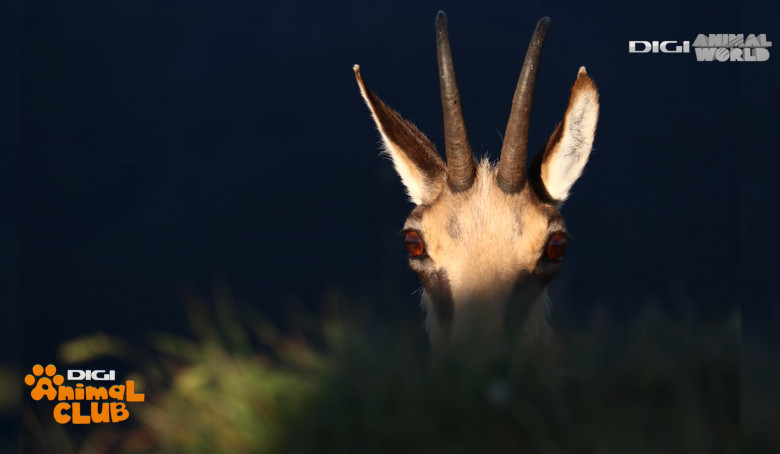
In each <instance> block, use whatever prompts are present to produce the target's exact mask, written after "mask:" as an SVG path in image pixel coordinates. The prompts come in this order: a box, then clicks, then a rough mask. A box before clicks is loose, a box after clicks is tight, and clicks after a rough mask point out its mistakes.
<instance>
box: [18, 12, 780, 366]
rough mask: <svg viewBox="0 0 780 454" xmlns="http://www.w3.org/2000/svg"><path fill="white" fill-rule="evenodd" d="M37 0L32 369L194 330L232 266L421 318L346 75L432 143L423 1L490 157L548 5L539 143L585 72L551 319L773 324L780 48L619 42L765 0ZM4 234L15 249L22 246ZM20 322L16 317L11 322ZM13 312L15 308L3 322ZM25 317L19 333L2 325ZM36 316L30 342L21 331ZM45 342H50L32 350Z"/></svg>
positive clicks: (756, 25)
mask: <svg viewBox="0 0 780 454" xmlns="http://www.w3.org/2000/svg"><path fill="white" fill-rule="evenodd" d="M652 5H653V6H652V7H651V6H649V4H648V5H647V6H641V7H630V6H628V5H622V6H611V5H607V4H603V5H600V6H594V5H587V6H585V5H583V4H582V3H579V4H574V5H571V4H569V5H563V4H558V5H555V6H552V5H547V4H545V5H544V6H542V2H489V1H485V2H438V3H433V2H418V1H415V2H385V3H384V4H383V5H369V4H366V3H364V2H353V3H351V4H347V3H340V4H331V3H328V2H316V3H311V4H303V3H299V2H285V3H282V2H276V3H267V2H256V1H234V2H216V1H187V2H177V1H159V0H146V1H132V2H105V1H102V2H97V1H92V2H79V3H77V4H73V3H71V2H64V3H63V2H38V3H35V4H31V5H29V6H27V7H26V8H27V11H25V13H24V21H23V23H22V45H23V47H22V55H21V61H22V68H23V72H22V77H21V85H22V89H21V91H20V93H21V95H20V96H19V98H20V99H19V102H20V104H21V131H22V134H21V144H22V151H23V153H22V160H21V167H20V168H21V177H22V185H21V188H22V193H21V215H22V224H21V230H22V232H23V243H21V244H22V246H21V271H22V273H21V279H22V280H21V282H22V288H21V292H22V304H23V306H22V313H23V323H24V325H23V326H24V331H25V336H24V342H25V344H26V346H27V347H26V350H25V358H24V360H25V361H24V363H25V364H27V363H30V364H31V363H32V362H37V361H49V360H55V357H54V355H55V351H56V350H55V349H56V346H57V345H58V344H60V343H61V342H63V341H66V340H68V339H71V338H73V337H76V336H78V335H80V334H83V333H89V332H93V331H106V332H109V333H113V334H119V335H123V336H130V337H131V338H135V339H139V338H141V337H143V335H144V334H145V333H148V332H150V331H152V330H174V331H178V330H182V329H184V327H186V321H185V320H184V313H185V312H184V309H183V300H184V299H185V298H183V297H182V294H183V291H190V290H192V289H194V290H195V291H199V292H204V293H208V292H209V291H210V290H209V289H210V288H211V285H212V283H213V282H215V280H222V281H224V282H227V283H228V284H229V285H230V287H231V288H232V289H233V292H234V294H235V295H236V297H237V298H238V299H240V300H241V301H246V302H251V303H252V304H253V305H255V306H256V307H258V308H260V309H261V310H263V311H264V312H267V313H269V314H271V315H274V314H279V313H280V312H281V309H283V306H284V304H287V303H286V302H289V301H293V300H295V301H300V302H301V303H302V304H303V305H305V306H308V307H312V308H317V307H319V305H320V302H321V300H322V298H323V295H324V294H327V293H329V292H333V291H338V292H340V293H342V294H344V295H346V296H347V297H348V298H351V299H354V300H364V301H372V302H373V303H372V304H377V305H385V306H387V305H389V304H392V305H395V306H396V307H397V310H399V311H407V312H408V313H409V316H410V317H420V320H422V316H421V315H420V314H419V312H418V310H417V297H416V296H413V295H412V294H411V293H412V292H413V291H414V290H415V289H416V288H417V287H418V286H419V284H418V283H417V281H416V279H415V278H414V276H413V275H412V274H411V273H410V272H408V271H407V270H406V263H405V262H406V259H405V252H404V250H403V247H402V244H401V241H400V238H398V237H397V236H395V234H396V232H397V231H398V229H399V228H400V227H401V225H402V222H403V219H404V218H405V216H406V214H407V212H408V211H409V210H410V209H411V205H410V204H409V203H408V202H406V200H405V197H404V195H403V192H404V191H403V188H402V186H401V184H400V182H399V180H398V178H397V176H396V175H395V173H394V171H393V170H392V167H391V165H390V163H389V162H387V161H385V160H383V159H380V158H378V157H377V155H378V135H377V133H376V131H375V129H374V126H373V123H372V121H371V120H370V118H369V114H368V111H367V109H366V107H365V106H364V104H363V102H362V100H361V98H360V95H359V93H358V90H357V86H356V84H355V81H354V77H353V74H352V65H353V64H354V63H359V64H360V65H361V68H362V71H363V76H364V78H365V80H366V82H367V83H368V84H369V86H370V87H371V88H372V89H373V90H374V91H375V92H376V93H377V94H378V95H379V96H380V97H382V98H383V99H384V100H385V101H386V102H387V103H388V104H389V105H391V106H392V107H394V108H395V109H397V110H399V111H400V112H401V113H402V114H403V115H404V116H406V117H407V118H409V119H411V120H412V121H414V122H415V123H416V124H417V125H418V127H420V129H421V130H422V131H424V132H425V133H426V134H428V135H429V137H430V138H431V139H432V141H433V142H434V143H436V144H439V145H440V146H441V144H442V143H443V141H442V129H441V112H440V101H439V98H438V96H439V91H438V90H439V89H438V85H437V84H438V80H437V72H436V71H437V70H436V61H435V47H434V16H435V14H436V11H437V10H438V9H445V10H446V11H447V13H448V16H449V20H450V33H451V41H452V46H453V51H454V60H455V68H456V72H457V75H458V83H459V86H460V90H461V95H462V98H463V105H464V110H465V117H466V122H467V125H468V128H469V135H470V138H471V141H472V145H473V147H474V149H475V151H477V152H478V153H479V154H485V153H487V154H489V155H490V156H493V157H494V158H497V152H498V150H500V145H501V138H500V134H501V133H503V130H504V128H505V125H506V118H507V115H508V112H509V107H510V102H511V96H512V92H513V90H514V86H515V84H516V80H517V76H518V74H519V71H520V67H521V64H522V58H523V54H524V52H525V48H526V46H527V43H528V39H529V37H530V35H531V33H532V31H533V27H534V25H535V23H536V21H537V20H538V19H539V18H540V17H542V16H544V15H549V16H550V17H551V18H552V27H551V30H550V34H549V35H548V39H547V43H546V47H545V50H544V56H543V59H542V65H541V70H540V72H539V81H538V83H537V87H536V90H537V91H536V97H535V104H534V111H533V115H532V123H531V149H532V150H536V149H538V148H539V147H541V146H542V145H543V144H544V142H545V141H546V139H547V137H548V136H549V134H550V133H551V132H552V130H553V128H554V126H555V124H556V122H558V121H559V120H560V119H561V116H562V114H563V111H564V109H565V106H566V103H567V100H568V94H569V90H570V87H571V85H572V83H573V81H574V79H575V77H576V74H577V69H578V68H579V66H581V65H585V66H587V68H588V72H589V74H590V75H591V77H592V78H593V79H594V80H595V82H596V84H597V85H598V87H599V90H600V93H601V117H600V119H599V127H598V132H597V137H596V142H595V150H594V152H593V154H592V156H591V159H590V162H589V164H588V166H587V167H586V170H585V173H584V175H583V177H582V178H581V179H580V181H579V182H578V183H577V184H576V186H575V187H574V191H573V195H572V197H571V198H570V200H569V201H568V202H567V203H566V205H565V206H564V207H563V209H562V212H563V214H564V216H565V218H566V220H567V223H568V227H569V230H570V231H571V232H572V233H573V234H574V236H575V241H573V242H572V243H571V245H570V248H569V251H568V255H567V259H566V260H567V263H566V266H565V268H564V271H563V273H562V275H561V276H560V277H559V278H558V279H557V280H556V281H554V283H553V284H552V288H551V294H552V296H553V299H554V301H555V304H556V309H555V314H554V316H555V317H559V316H560V317H568V318H570V319H572V318H577V317H582V318H586V317H587V314H588V313H589V311H590V310H591V309H592V308H594V307H595V306H597V305H607V306H609V307H612V308H613V309H614V310H615V311H617V312H619V313H623V314H630V313H632V311H634V310H636V309H637V308H639V307H641V306H642V305H645V304H647V303H649V302H653V301H656V302H662V303H663V304H666V305H669V306H675V305H682V304H689V305H690V304H692V305H693V306H694V307H696V308H697V310H699V311H700V312H702V313H704V314H716V315H717V314H719V313H723V312H724V311H727V310H729V309H731V308H733V307H734V306H739V305H741V304H742V305H745V304H748V303H750V304H752V305H753V306H751V309H750V310H748V309H745V308H744V307H743V309H744V310H745V313H746V314H747V312H751V311H753V312H751V313H752V314H756V315H755V318H756V319H761V320H766V319H768V318H767V317H766V314H767V312H766V311H764V312H759V309H761V308H764V309H766V308H771V306H770V303H774V302H775V301H776V297H775V296H773V295H772V294H767V293H766V292H764V291H763V290H758V289H759V288H761V289H763V287H761V286H762V285H763V284H766V283H767V282H769V281H771V280H773V279H774V277H775V276H776V274H774V271H772V269H771V268H768V267H767V265H769V264H771V263H774V260H773V257H774V256H773V253H772V252H773V251H774V250H775V249H776V248H775V247H774V246H773V245H772V244H771V241H772V240H771V238H772V236H773V235H772V231H773V229H775V227H774V220H775V217H774V215H773V214H769V213H768V212H767V210H772V209H773V207H774V206H776V205H774V201H773V198H774V197H775V192H776V191H775V190H774V189H773V182H772V178H774V173H775V172H774V169H775V167H774V165H775V164H776V163H777V158H776V153H777V151H778V147H777V139H776V135H777V132H776V128H777V118H778V117H777V106H778V105H779V104H778V102H780V96H778V88H777V86H778V83H777V82H778V71H777V64H778V61H780V53H779V52H780V51H778V50H776V49H777V47H773V48H771V49H770V52H771V55H772V56H771V58H770V60H769V61H768V62H764V63H717V62H716V63H698V62H696V59H695V57H694V55H693V54H682V55H663V54H659V55H652V54H643V55H630V54H629V53H628V41H629V40H679V41H682V40H689V41H693V40H694V39H695V37H696V34H698V33H745V34H747V33H767V34H768V38H769V40H770V41H773V42H776V43H777V45H780V34H777V33H775V31H776V30H777V28H776V24H777V23H778V22H777V19H778V16H777V14H776V11H775V10H774V9H771V8H772V7H770V6H769V3H766V4H758V3H756V4H754V5H745V4H743V5H742V6H740V5H737V4H728V3H725V2H724V3H723V4H720V5H714V4H713V3H706V4H702V5H688V4H686V3H682V2H675V3H653V4H652ZM13 247H14V246H12V247H11V248H10V249H11V250H13ZM6 320H8V319H6ZM5 323H6V324H8V325H9V326H10V325H11V323H10V322H8V321H6V322H5ZM16 329H18V326H16ZM32 333H35V334H36V335H35V336H33V335H31V334H32ZM46 358H48V359H46Z"/></svg>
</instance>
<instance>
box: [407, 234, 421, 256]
mask: <svg viewBox="0 0 780 454" xmlns="http://www.w3.org/2000/svg"><path fill="white" fill-rule="evenodd" d="M404 245H405V246H406V251H407V252H408V253H409V257H419V256H421V255H423V252H425V247H424V246H423V242H422V238H420V234H419V233H417V232H415V231H413V230H412V231H409V232H406V235H405V236H404Z"/></svg>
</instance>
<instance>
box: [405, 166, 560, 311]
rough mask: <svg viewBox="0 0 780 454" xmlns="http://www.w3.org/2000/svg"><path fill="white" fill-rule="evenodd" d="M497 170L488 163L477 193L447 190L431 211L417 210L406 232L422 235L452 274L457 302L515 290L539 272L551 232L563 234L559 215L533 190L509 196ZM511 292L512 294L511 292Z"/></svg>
mask: <svg viewBox="0 0 780 454" xmlns="http://www.w3.org/2000/svg"><path fill="white" fill-rule="evenodd" d="M496 171H497V168H496V166H494V165H492V164H491V163H490V162H489V161H487V160H486V159H485V160H483V161H482V162H481V163H480V164H479V166H478V168H477V177H476V180H475V182H474V185H473V186H472V188H470V189H469V190H467V191H463V192H459V193H452V192H451V191H449V190H448V189H447V188H446V187H445V188H443V189H442V191H441V192H440V193H439V194H438V197H436V199H435V200H434V201H433V202H432V203H430V204H429V205H421V206H419V207H417V208H416V209H415V210H414V211H413V212H412V214H411V215H410V216H409V218H408V219H407V222H406V226H405V227H406V228H408V229H417V230H419V231H420V232H421V233H422V236H423V239H424V241H425V245H426V250H427V253H428V255H429V256H430V257H431V259H432V260H433V262H434V264H435V265H436V268H437V269H442V268H443V269H446V271H447V273H448V275H449V276H450V277H451V281H452V283H453V292H454V293H455V294H454V295H453V296H455V298H456V299H461V298H469V297H473V296H474V295H476V294H485V290H488V289H486V288H484V287H487V286H489V287H490V289H491V290H490V291H489V292H488V293H494V296H498V295H495V292H496V291H499V290H502V289H503V290H506V291H508V290H509V287H511V286H503V285H501V283H511V282H513V281H515V280H516V279H517V275H518V273H520V272H522V271H523V270H530V269H533V267H534V266H535V264H536V262H537V260H538V259H539V257H540V256H541V253H542V248H543V247H544V246H545V244H546V242H547V238H548V236H549V233H550V232H551V231H555V230H561V229H562V228H563V222H562V220H561V217H560V215H559V214H558V210H557V209H556V208H555V207H554V206H552V205H551V204H547V203H543V202H541V201H540V200H539V199H538V198H537V197H536V196H535V194H534V193H533V191H532V190H531V189H530V187H527V188H526V189H524V190H523V191H521V192H518V193H515V194H506V193H505V192H503V191H502V190H501V189H500V188H499V187H498V185H496V183H495V179H496ZM505 287H506V288H505Z"/></svg>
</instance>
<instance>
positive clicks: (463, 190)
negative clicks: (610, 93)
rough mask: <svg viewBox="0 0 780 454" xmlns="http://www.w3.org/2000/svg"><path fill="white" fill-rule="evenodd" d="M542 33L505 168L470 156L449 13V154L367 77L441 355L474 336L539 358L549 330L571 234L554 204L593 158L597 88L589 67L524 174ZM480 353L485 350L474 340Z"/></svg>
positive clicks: (443, 21)
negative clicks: (407, 204) (551, 286)
mask: <svg viewBox="0 0 780 454" xmlns="http://www.w3.org/2000/svg"><path fill="white" fill-rule="evenodd" d="M549 25H550V20H549V18H546V17H545V18H543V19H542V20H540V21H539V23H538V24H537V26H536V30H535V32H534V35H533V37H532V38H531V43H530V45H529V47H528V51H527V53H526V57H525V62H524V63H523V68H522V71H521V73H520V80H519V81H518V83H517V89H516V90H515V94H514V98H513V100H512V110H511V113H510V115H509V123H508V125H507V128H506V133H505V135H504V144H503V147H502V149H501V159H500V161H499V162H498V164H497V165H494V164H492V163H490V162H489V161H488V160H487V159H483V160H482V161H481V162H477V161H476V160H475V159H474V157H473V155H472V152H471V146H470V145H469V140H468V137H467V135H466V127H465V125H464V122H463V114H462V110H461V103H460V95H459V94H458V88H457V86H456V83H455V73H454V70H453V64H452V53H451V51H450V45H449V37H448V31H447V18H446V16H445V15H444V13H443V12H441V11H440V12H439V13H438V15H437V16H436V41H437V55H438V63H439V80H440V83H441V102H442V109H443V111H444V135H445V152H446V157H447V161H446V163H445V162H444V161H442V159H441V157H440V156H439V154H438V152H437V151H436V147H434V145H433V144H432V143H431V142H430V141H429V140H428V139H427V138H426V137H425V136H424V135H423V134H422V133H421V132H420V131H419V130H418V129H417V128H416V127H415V126H414V125H413V124H411V123H410V122H408V121H406V120H404V119H403V118H402V117H401V116H400V115H399V114H398V113H397V112H396V111H394V110H392V109H391V108H389V107H388V106H387V105H385V104H384V103H383V102H382V101H381V100H380V99H379V98H378V97H377V96H376V95H375V94H374V93H372V92H371V91H370V90H369V89H368V88H367V87H366V85H365V83H364V82H363V78H362V77H361V75H360V68H359V66H358V65H355V66H354V71H355V76H356V78H357V82H358V85H359V87H360V92H361V94H362V95H363V98H364V99H365V102H366V104H368V107H369V109H370V110H371V114H372V116H373V118H374V121H375V122H376V125H377V127H378V129H379V132H380V134H381V136H382V141H383V143H384V148H385V152H386V153H387V154H388V155H389V156H390V158H391V159H392V161H393V164H394V166H395V169H396V170H397V172H398V174H399V175H400V177H401V180H402V181H403V184H404V185H405V186H406V189H407V191H408V194H409V197H410V199H411V201H412V202H413V203H414V204H415V205H416V207H415V208H414V209H413V210H412V212H411V214H410V215H409V217H408V218H407V219H406V222H405V223H404V227H403V233H404V235H405V237H404V241H405V244H406V249H407V251H408V253H409V266H410V268H411V269H412V271H414V272H415V273H416V274H417V275H418V276H419V278H420V281H421V282H422V285H423V289H424V291H423V295H422V300H423V305H424V307H425V309H426V312H427V316H428V317H427V320H428V321H427V325H428V331H429V336H430V340H431V344H432V347H433V350H434V353H437V352H440V351H441V350H443V349H445V348H446V347H450V346H453V345H460V346H464V345H463V344H468V345H465V346H466V347H468V346H469V345H471V346H474V345H475V341H474V340H475V339H479V340H481V341H487V342H489V343H490V344H491V345H493V344H494V343H495V342H496V341H504V342H506V341H510V342H508V343H502V344H501V345H504V346H507V345H509V346H512V345H514V346H520V347H521V348H524V351H526V352H528V353H532V352H533V351H534V350H537V349H538V348H537V346H538V347H540V348H541V347H543V346H544V345H545V344H546V341H547V340H548V337H550V335H551V331H550V328H549V325H548V322H547V313H548V303H547V296H546V286H547V283H548V282H549V281H550V279H552V278H553V277H554V276H555V275H556V274H557V273H558V272H559V271H560V269H561V265H562V257H563V254H564V251H565V249H566V238H567V232H566V227H565V225H564V222H563V218H562V217H561V214H560V213H559V211H558V207H559V205H560V204H561V202H563V201H564V200H565V199H566V198H567V196H568V195H569V189H570V188H571V186H572V185H573V184H574V181H575V180H577V178H578V177H579V176H580V174H581V173H582V169H583V167H584V166H585V163H586V162H587V160H588V156H589V154H590V150H591V147H592V145H593V137H594V135H595V132H596V121H597V118H598V111H599V105H598V92H597V91H596V86H595V85H594V83H593V81H592V80H591V79H590V77H588V74H587V73H586V72H585V68H584V67H581V68H580V69H579V72H578V73H577V79H576V81H575V82H574V86H573V88H572V91H571V98H570V100H569V105H568V107H567V109H566V114H565V115H564V118H563V121H562V122H561V123H559V124H558V126H557V127H556V128H555V130H554V132H553V133H552V136H551V137H550V139H549V141H548V142H547V144H546V146H545V147H544V149H543V151H541V152H539V153H538V154H537V155H536V157H535V159H534V160H533V162H532V163H531V165H530V166H528V168H527V169H526V158H527V154H528V153H527V150H528V121H529V116H530V111H531V102H532V100H533V94H534V84H535V79H536V73H537V70H538V68H539V59H540V56H541V51H542V43H543V41H544V38H545V35H546V34H547V30H548V28H549ZM476 344H477V345H478V347H477V348H478V349H482V348H483V347H486V345H484V344H483V342H476Z"/></svg>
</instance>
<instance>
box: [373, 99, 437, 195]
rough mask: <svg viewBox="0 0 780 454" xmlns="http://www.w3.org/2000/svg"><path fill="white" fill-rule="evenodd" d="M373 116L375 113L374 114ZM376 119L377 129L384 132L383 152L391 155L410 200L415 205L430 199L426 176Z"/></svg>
mask: <svg viewBox="0 0 780 454" xmlns="http://www.w3.org/2000/svg"><path fill="white" fill-rule="evenodd" d="M372 116H373V115H372ZM374 121H375V122H376V124H377V129H379V132H380V133H381V134H382V144H383V145H384V146H383V147H382V148H383V150H382V154H384V155H386V156H389V157H390V160H391V161H393V167H395V171H396V172H398V175H399V176H400V177H401V182H402V183H403V184H404V186H406V193H407V195H409V200H410V201H411V202H412V203H414V204H415V205H420V204H421V203H423V200H428V194H429V192H430V191H429V188H428V187H427V185H426V183H425V177H424V176H423V174H422V172H420V171H419V169H417V167H415V166H414V164H412V163H411V162H409V160H408V159H407V158H406V155H405V154H403V153H401V152H399V151H398V149H397V148H396V146H395V145H394V144H393V143H392V142H391V141H390V140H389V139H388V138H387V136H385V133H384V132H383V131H382V127H381V126H379V122H378V121H376V117H374Z"/></svg>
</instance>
